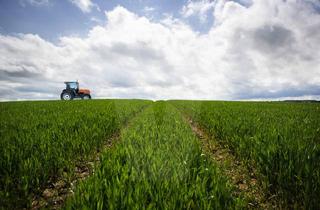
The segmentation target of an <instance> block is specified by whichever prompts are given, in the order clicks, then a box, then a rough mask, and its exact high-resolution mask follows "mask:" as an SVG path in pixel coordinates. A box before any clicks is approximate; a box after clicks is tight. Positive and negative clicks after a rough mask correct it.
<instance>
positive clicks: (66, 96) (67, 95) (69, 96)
mask: <svg viewBox="0 0 320 210" xmlns="http://www.w3.org/2000/svg"><path fill="white" fill-rule="evenodd" d="M61 99H62V100H65V101H69V100H72V99H73V96H72V94H71V93H68V92H64V93H62V94H61Z"/></svg>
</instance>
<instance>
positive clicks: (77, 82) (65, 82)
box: [64, 81, 79, 84]
mask: <svg viewBox="0 0 320 210" xmlns="http://www.w3.org/2000/svg"><path fill="white" fill-rule="evenodd" d="M64 83H65V84H68V83H79V82H77V81H73V82H64Z"/></svg>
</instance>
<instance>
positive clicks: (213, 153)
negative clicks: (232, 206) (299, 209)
mask: <svg viewBox="0 0 320 210" xmlns="http://www.w3.org/2000/svg"><path fill="white" fill-rule="evenodd" d="M184 119H185V120H186V121H187V122H188V123H189V124H190V126H191V128H192V130H193V132H194V133H195V134H196V135H197V137H198V138H199V139H200V140H201V143H202V147H203V149H204V152H205V153H206V154H208V155H210V157H211V158H212V159H213V160H214V161H215V162H216V163H217V165H218V166H219V168H220V169H222V172H223V173H224V174H225V175H226V176H228V177H229V180H230V181H231V183H232V184H233V185H234V186H236V191H235V192H234V193H235V196H240V195H243V196H244V197H245V198H246V199H247V200H248V206H247V207H248V209H278V207H277V205H276V201H275V199H274V197H275V196H271V197H267V195H266V194H265V193H264V191H263V189H262V188H261V185H259V182H258V180H257V176H256V175H255V172H254V170H253V172H250V171H249V170H248V169H247V167H246V166H245V165H244V164H243V163H242V162H241V161H239V160H237V158H236V157H235V156H234V155H233V154H232V152H231V151H230V150H229V149H228V148H226V147H224V146H223V145H221V144H220V143H219V142H217V141H216V140H215V139H214V138H212V137H211V136H210V135H208V134H207V133H206V132H205V131H204V129H202V128H201V127H200V126H199V125H198V124H197V123H196V122H194V121H193V120H192V119H191V118H190V117H188V116H184Z"/></svg>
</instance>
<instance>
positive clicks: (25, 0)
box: [20, 0, 50, 7]
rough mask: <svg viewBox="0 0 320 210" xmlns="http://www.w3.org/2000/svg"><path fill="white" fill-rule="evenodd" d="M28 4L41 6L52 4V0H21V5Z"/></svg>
mask: <svg viewBox="0 0 320 210" xmlns="http://www.w3.org/2000/svg"><path fill="white" fill-rule="evenodd" d="M26 4H30V5H32V6H36V7H40V6H48V5H49V4H50V1H49V0H20V5H22V6H26Z"/></svg>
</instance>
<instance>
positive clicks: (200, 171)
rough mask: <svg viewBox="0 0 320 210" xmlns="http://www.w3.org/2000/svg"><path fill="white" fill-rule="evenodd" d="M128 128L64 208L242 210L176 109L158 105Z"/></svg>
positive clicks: (149, 108) (161, 104)
mask: <svg viewBox="0 0 320 210" xmlns="http://www.w3.org/2000/svg"><path fill="white" fill-rule="evenodd" d="M130 125H131V126H130V127H129V128H127V129H125V130H124V132H123V133H122V135H121V140H120V142H119V143H118V144H117V145H115V147H114V148H113V149H112V150H108V151H106V152H105V153H103V155H102V161H101V164H100V166H99V167H98V168H97V169H96V171H95V174H94V175H93V176H92V177H90V178H88V179H87V180H86V181H85V182H82V183H80V184H79V185H78V186H77V189H76V191H75V195H74V197H72V198H71V199H70V200H69V201H68V202H67V204H66V206H65V209H77V210H78V209H97V210H101V209H239V208H242V207H243V205H244V201H243V200H242V199H241V198H235V197H233V196H232V187H231V186H230V185H229V184H228V183H227V181H226V178H225V177H223V176H222V175H221V173H220V172H219V170H218V169H217V167H216V166H215V165H214V163H212V162H211V161H210V159H209V158H207V157H206V156H205V155H204V154H202V152H201V145H200V143H199V141H198V139H197V138H196V137H195V135H194V134H193V133H192V130H191V129H190V126H189V125H188V124H186V123H185V122H184V121H183V120H182V117H181V115H180V113H179V112H178V110H176V109H175V108H174V107H173V106H171V105H170V104H168V103H166V102H156V103H154V105H152V106H150V107H148V108H147V109H146V110H145V111H144V112H143V113H142V114H141V115H139V117H137V118H136V119H135V120H134V121H133V122H132V123H131V124H130Z"/></svg>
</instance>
